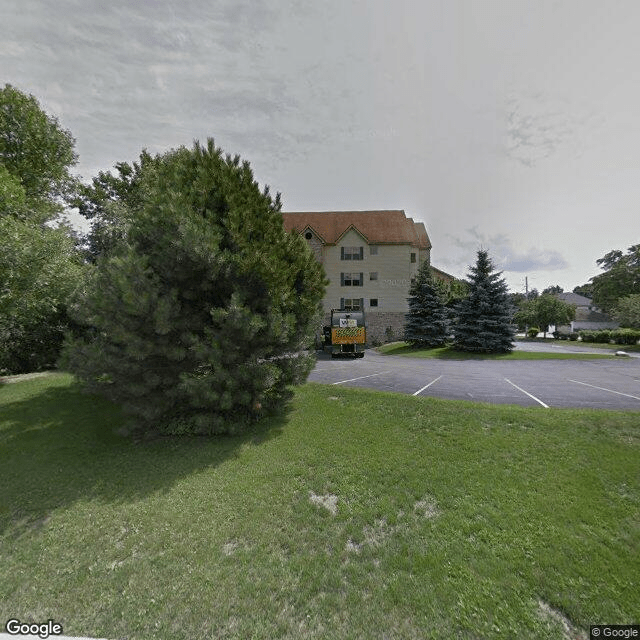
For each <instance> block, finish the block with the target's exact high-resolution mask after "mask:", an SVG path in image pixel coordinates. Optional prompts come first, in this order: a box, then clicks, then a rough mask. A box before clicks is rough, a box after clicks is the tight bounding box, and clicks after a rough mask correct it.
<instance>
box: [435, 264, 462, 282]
mask: <svg viewBox="0 0 640 640" xmlns="http://www.w3.org/2000/svg"><path fill="white" fill-rule="evenodd" d="M429 266H430V267H431V272H432V273H433V275H434V276H435V277H436V278H440V280H446V281H447V282H452V281H453V280H457V279H458V278H456V277H455V276H452V275H451V274H450V273H447V272H446V271H443V270H442V269H438V268H437V267H434V266H433V265H429Z"/></svg>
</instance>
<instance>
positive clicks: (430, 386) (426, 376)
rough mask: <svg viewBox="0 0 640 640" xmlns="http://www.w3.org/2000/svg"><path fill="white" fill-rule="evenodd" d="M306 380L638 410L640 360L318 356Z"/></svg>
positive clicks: (461, 397)
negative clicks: (334, 357) (334, 358)
mask: <svg viewBox="0 0 640 640" xmlns="http://www.w3.org/2000/svg"><path fill="white" fill-rule="evenodd" d="M309 379H310V381H314V382H322V383H325V384H334V385H344V386H350V387H361V388H368V389H376V390H379V391H394V392H398V393H406V394H409V395H414V396H430V397H437V398H448V399H453V400H470V401H475V402H489V403H493V404H517V405H521V406H527V407H543V408H549V407H576V408H596V409H632V410H640V358H629V359H620V360H467V361H463V360H438V359H430V358H428V359H427V358H425V359H420V358H407V357H401V356H382V355H380V354H378V353H376V352H375V351H373V350H369V351H367V354H366V355H365V357H364V358H361V359H357V360H340V359H336V360H332V359H331V358H329V357H325V356H320V358H319V360H318V363H317V365H316V368H315V369H314V371H313V372H312V374H311V376H310V378H309Z"/></svg>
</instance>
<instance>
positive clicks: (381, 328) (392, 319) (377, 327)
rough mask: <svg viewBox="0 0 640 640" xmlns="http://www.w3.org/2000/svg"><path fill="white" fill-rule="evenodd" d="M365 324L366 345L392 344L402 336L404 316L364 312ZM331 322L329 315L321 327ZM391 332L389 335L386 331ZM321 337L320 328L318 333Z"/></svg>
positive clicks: (399, 313) (380, 312)
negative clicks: (374, 343) (377, 343)
mask: <svg viewBox="0 0 640 640" xmlns="http://www.w3.org/2000/svg"><path fill="white" fill-rule="evenodd" d="M365 314H366V315H365V320H366V323H367V345H368V346H372V342H380V343H383V342H394V341H396V340H402V337H403V335H404V323H405V314H404V313H402V312H399V311H378V312H375V311H369V312H365ZM330 322H331V314H330V313H326V314H325V316H324V321H323V326H326V325H328V324H329V323H330ZM389 328H390V330H391V335H389V333H388V331H387V329H389ZM318 334H319V336H320V337H321V336H322V327H320V329H319V331H318Z"/></svg>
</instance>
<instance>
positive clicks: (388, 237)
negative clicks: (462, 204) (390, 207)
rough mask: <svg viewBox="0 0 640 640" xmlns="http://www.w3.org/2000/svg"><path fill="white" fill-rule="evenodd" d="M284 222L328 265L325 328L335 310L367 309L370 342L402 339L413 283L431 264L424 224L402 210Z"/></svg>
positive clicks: (292, 216) (286, 216)
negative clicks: (422, 265)
mask: <svg viewBox="0 0 640 640" xmlns="http://www.w3.org/2000/svg"><path fill="white" fill-rule="evenodd" d="M282 218H283V222H284V227H285V229H286V230H287V231H291V230H295V231H297V232H298V233H300V234H302V236H303V237H304V238H305V239H306V241H307V242H308V243H309V246H310V247H311V249H312V250H313V253H314V254H315V256H316V258H317V259H318V261H319V262H320V263H321V264H322V265H323V266H324V270H325V272H326V275H327V278H328V279H329V285H328V287H327V291H326V294H325V298H324V300H323V308H324V312H325V319H324V321H325V324H328V322H329V314H330V311H331V309H353V310H358V309H364V311H365V313H366V319H367V326H368V330H367V333H368V339H369V341H371V340H384V339H390V338H395V339H400V338H401V337H402V335H403V333H404V322H405V315H406V313H407V312H408V310H409V307H408V304H407V298H408V296H409V287H410V285H411V280H412V278H415V276H416V275H417V273H418V269H419V268H420V265H421V264H422V263H423V262H424V261H427V262H428V263H429V262H430V252H431V241H430V240H429V236H428V234H427V230H426V228H425V226H424V224H423V223H422V222H414V221H413V220H412V219H411V218H407V217H406V215H405V212H404V211H398V210H395V211H325V212H317V211H314V212H286V213H283V214H282ZM441 273H442V277H452V276H449V274H445V273H444V272H441Z"/></svg>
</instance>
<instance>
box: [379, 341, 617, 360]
mask: <svg viewBox="0 0 640 640" xmlns="http://www.w3.org/2000/svg"><path fill="white" fill-rule="evenodd" d="M376 350H377V351H378V353H381V354H383V355H393V356H409V357H411V358H439V359H442V360H594V359H602V358H615V357H616V356H615V355H613V354H610V353H550V352H545V351H512V352H511V353H469V352H465V351H456V350H455V349H453V348H452V347H435V348H433V349H418V348H415V347H412V346H411V345H409V344H407V343H406V342H391V343H389V344H385V345H382V346H381V347H378V348H377V349H376Z"/></svg>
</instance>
